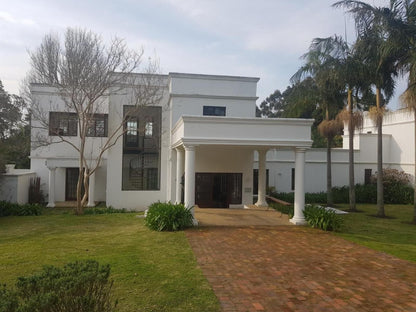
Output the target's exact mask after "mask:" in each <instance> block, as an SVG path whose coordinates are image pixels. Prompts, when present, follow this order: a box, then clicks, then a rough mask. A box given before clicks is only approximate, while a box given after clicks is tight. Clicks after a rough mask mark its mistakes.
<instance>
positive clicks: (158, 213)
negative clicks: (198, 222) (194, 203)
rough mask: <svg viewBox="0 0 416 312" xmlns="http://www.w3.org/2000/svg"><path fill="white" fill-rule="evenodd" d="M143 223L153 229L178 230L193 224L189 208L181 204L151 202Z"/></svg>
mask: <svg viewBox="0 0 416 312" xmlns="http://www.w3.org/2000/svg"><path fill="white" fill-rule="evenodd" d="M145 224H146V226H147V227H149V228H150V229H151V230H154V231H179V230H183V229H185V228H187V227H191V226H193V216H192V212H191V208H186V207H185V206H184V205H183V204H172V203H169V202H168V203H161V202H157V203H153V204H151V205H150V206H149V209H148V210H147V215H146V218H145Z"/></svg>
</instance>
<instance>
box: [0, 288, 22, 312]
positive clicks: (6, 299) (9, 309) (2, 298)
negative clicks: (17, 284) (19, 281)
mask: <svg viewBox="0 0 416 312" xmlns="http://www.w3.org/2000/svg"><path fill="white" fill-rule="evenodd" d="M18 306H19V303H18V300H17V295H16V293H15V292H13V291H10V290H9V289H7V288H6V285H0V312H15V311H17V307H18Z"/></svg>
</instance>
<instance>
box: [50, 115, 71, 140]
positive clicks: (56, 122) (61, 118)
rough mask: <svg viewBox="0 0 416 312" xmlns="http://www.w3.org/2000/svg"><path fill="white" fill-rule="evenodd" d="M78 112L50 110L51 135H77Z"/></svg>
mask: <svg viewBox="0 0 416 312" xmlns="http://www.w3.org/2000/svg"><path fill="white" fill-rule="evenodd" d="M77 120H78V119H77V114H75V113H67V112H49V135H51V136H52V135H59V136H77V134H78V132H77V131H78V122H77Z"/></svg>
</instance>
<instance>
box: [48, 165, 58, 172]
mask: <svg viewBox="0 0 416 312" xmlns="http://www.w3.org/2000/svg"><path fill="white" fill-rule="evenodd" d="M47 167H48V169H49V170H50V171H54V170H56V167H53V166H47Z"/></svg>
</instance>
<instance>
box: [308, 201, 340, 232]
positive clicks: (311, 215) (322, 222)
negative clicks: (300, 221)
mask: <svg viewBox="0 0 416 312" xmlns="http://www.w3.org/2000/svg"><path fill="white" fill-rule="evenodd" d="M303 213H304V215H305V219H306V221H307V222H308V224H309V225H310V226H312V227H314V228H319V229H321V230H324V231H339V229H340V228H341V224H342V219H341V217H340V216H339V215H337V214H336V213H335V212H334V211H332V210H327V209H325V208H323V207H321V206H316V205H307V206H305V210H304V211H303Z"/></svg>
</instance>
